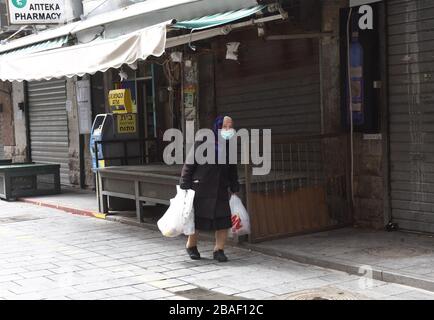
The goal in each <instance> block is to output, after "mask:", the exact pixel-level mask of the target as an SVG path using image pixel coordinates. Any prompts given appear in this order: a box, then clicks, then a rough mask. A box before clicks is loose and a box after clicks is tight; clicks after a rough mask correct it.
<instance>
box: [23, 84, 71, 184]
mask: <svg viewBox="0 0 434 320" xmlns="http://www.w3.org/2000/svg"><path fill="white" fill-rule="evenodd" d="M28 98H29V120H30V142H31V154H32V161H34V162H38V163H57V164H60V165H61V169H60V177H61V183H62V184H64V185H69V184H70V181H69V164H68V162H69V139H68V118H67V113H66V82H65V80H50V81H37V82H29V84H28Z"/></svg>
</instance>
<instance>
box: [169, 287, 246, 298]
mask: <svg viewBox="0 0 434 320" xmlns="http://www.w3.org/2000/svg"><path fill="white" fill-rule="evenodd" d="M176 295H178V296H181V297H184V298H187V299H191V300H247V299H245V298H242V297H234V296H229V295H226V294H222V293H218V292H214V291H211V290H207V289H203V288H196V289H191V290H186V291H178V292H176Z"/></svg>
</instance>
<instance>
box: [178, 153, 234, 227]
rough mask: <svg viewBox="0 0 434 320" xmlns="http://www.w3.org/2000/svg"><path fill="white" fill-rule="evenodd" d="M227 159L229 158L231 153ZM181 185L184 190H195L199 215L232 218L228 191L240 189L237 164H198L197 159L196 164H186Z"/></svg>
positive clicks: (208, 217) (195, 200)
mask: <svg viewBox="0 0 434 320" xmlns="http://www.w3.org/2000/svg"><path fill="white" fill-rule="evenodd" d="M228 153H229V152H228ZM227 160H229V154H228V155H227ZM226 163H229V161H227V162H226ZM180 187H181V189H184V190H187V189H193V190H194V191H195V197H194V209H195V212H194V213H195V215H196V216H197V217H200V218H205V219H216V218H225V217H229V218H230V216H231V210H230V207H229V192H228V191H229V190H230V191H231V192H233V193H234V192H238V191H239V190H240V185H239V182H238V172H237V165H236V164H197V163H196V161H195V163H194V164H184V167H183V168H182V173H181V181H180Z"/></svg>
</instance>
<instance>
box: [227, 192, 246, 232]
mask: <svg viewBox="0 0 434 320" xmlns="http://www.w3.org/2000/svg"><path fill="white" fill-rule="evenodd" d="M229 206H230V207H231V214H232V228H231V229H230V232H229V236H230V237H234V236H237V237H239V236H243V235H246V234H250V218H249V214H248V212H247V210H246V208H245V207H244V205H243V202H242V201H241V199H240V198H239V197H238V196H236V195H234V194H233V195H232V196H231V198H230V200H229Z"/></svg>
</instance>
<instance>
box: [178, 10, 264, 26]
mask: <svg viewBox="0 0 434 320" xmlns="http://www.w3.org/2000/svg"><path fill="white" fill-rule="evenodd" d="M266 7H267V6H265V5H258V6H253V7H249V8H244V9H240V10H234V11H228V12H221V13H217V14H213V15H210V16H204V17H201V18H195V19H191V20H186V21H180V22H177V23H176V24H175V25H174V26H173V27H175V28H181V29H191V30H203V29H208V28H213V27H218V26H221V25H224V24H227V23H231V22H234V21H238V20H241V19H244V18H248V17H251V16H253V15H254V14H256V13H258V12H260V11H262V10H264V9H265V8H266Z"/></svg>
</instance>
